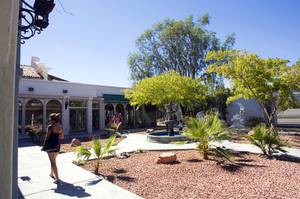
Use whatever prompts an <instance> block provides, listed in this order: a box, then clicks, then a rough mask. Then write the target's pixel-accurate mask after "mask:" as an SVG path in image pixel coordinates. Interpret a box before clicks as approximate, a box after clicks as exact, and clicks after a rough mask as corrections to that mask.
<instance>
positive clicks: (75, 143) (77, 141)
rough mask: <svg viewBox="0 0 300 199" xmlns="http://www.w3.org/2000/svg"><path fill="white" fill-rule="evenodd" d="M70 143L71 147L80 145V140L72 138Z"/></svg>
mask: <svg viewBox="0 0 300 199" xmlns="http://www.w3.org/2000/svg"><path fill="white" fill-rule="evenodd" d="M70 145H71V147H76V146H80V145H81V142H80V141H79V140H78V139H76V138H73V139H72V142H71V144H70Z"/></svg>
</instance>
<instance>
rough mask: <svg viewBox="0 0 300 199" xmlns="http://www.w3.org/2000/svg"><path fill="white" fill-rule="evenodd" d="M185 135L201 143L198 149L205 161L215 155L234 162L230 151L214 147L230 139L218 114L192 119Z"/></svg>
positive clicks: (188, 122) (188, 123)
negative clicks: (215, 144) (209, 156)
mask: <svg viewBox="0 0 300 199" xmlns="http://www.w3.org/2000/svg"><path fill="white" fill-rule="evenodd" d="M183 134H184V135H185V136H187V137H188V138H190V139H192V140H194V141H198V142H199V144H198V146H197V149H198V150H199V152H200V153H202V154H203V159H208V155H215V156H218V157H221V158H223V159H225V160H227V161H230V162H232V158H231V155H230V153H229V152H228V150H226V149H224V148H221V147H218V146H214V145H213V143H214V142H218V141H221V140H225V139H229V138H230V134H229V132H227V131H226V130H225V124H224V123H223V122H222V121H221V120H220V119H219V117H218V114H217V113H214V114H210V115H206V116H205V117H204V118H190V119H189V120H188V121H187V128H186V129H185V130H184V133H183Z"/></svg>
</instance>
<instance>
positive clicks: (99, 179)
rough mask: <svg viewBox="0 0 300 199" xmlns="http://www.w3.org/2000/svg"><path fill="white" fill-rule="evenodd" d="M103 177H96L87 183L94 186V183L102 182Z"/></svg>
mask: <svg viewBox="0 0 300 199" xmlns="http://www.w3.org/2000/svg"><path fill="white" fill-rule="evenodd" d="M102 180H103V179H101V178H98V179H95V180H91V181H89V182H88V183H87V184H86V185H87V186H92V185H95V184H98V183H99V182H101V181H102Z"/></svg>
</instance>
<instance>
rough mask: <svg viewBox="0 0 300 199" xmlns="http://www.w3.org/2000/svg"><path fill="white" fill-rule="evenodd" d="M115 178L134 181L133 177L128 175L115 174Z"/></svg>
mask: <svg viewBox="0 0 300 199" xmlns="http://www.w3.org/2000/svg"><path fill="white" fill-rule="evenodd" d="M117 179H119V180H122V181H126V182H133V181H135V178H133V177H130V176H117Z"/></svg>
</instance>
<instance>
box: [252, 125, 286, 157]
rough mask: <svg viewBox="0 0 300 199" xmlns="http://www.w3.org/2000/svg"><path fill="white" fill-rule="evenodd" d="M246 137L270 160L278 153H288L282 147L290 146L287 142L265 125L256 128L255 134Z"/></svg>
mask: <svg viewBox="0 0 300 199" xmlns="http://www.w3.org/2000/svg"><path fill="white" fill-rule="evenodd" d="M246 137H247V139H248V140H249V141H250V142H251V143H252V144H254V145H255V146H257V147H259V148H260V149H261V150H262V152H263V154H264V155H265V156H267V157H269V158H270V157H272V156H273V154H274V153H276V152H278V151H281V152H286V151H285V150H284V149H283V148H282V147H284V146H288V144H287V142H284V141H282V140H281V139H280V137H279V134H278V132H277V131H275V130H273V129H270V128H267V127H266V125H265V124H261V125H258V126H257V127H255V128H254V129H253V133H251V134H249V135H247V136H246Z"/></svg>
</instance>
